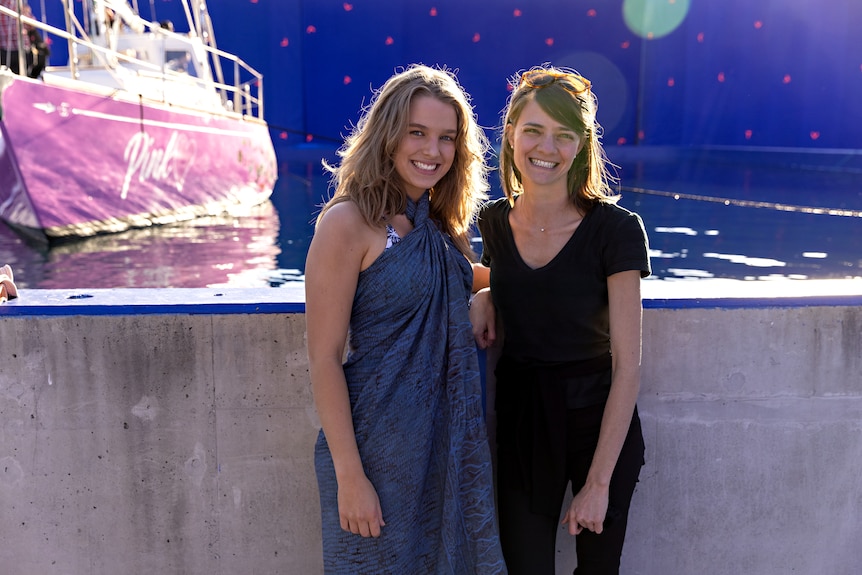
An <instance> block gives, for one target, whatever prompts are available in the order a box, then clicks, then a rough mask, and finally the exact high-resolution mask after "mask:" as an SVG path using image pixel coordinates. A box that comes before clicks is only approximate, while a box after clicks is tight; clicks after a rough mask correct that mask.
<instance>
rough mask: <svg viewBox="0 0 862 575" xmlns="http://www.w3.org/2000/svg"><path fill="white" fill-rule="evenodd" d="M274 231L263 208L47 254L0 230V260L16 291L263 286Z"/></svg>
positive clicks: (274, 251) (273, 255)
mask: <svg viewBox="0 0 862 575" xmlns="http://www.w3.org/2000/svg"><path fill="white" fill-rule="evenodd" d="M279 225H280V224H279V216H278V213H277V211H276V209H275V207H274V205H273V204H272V202H266V203H264V204H262V205H260V206H255V207H254V208H251V209H246V210H245V211H242V212H239V213H234V214H225V215H221V216H210V217H203V218H197V219H194V220H190V221H187V222H181V223H177V224H170V225H163V226H156V227H151V228H144V229H137V230H128V231H125V232H122V233H118V234H109V235H104V236H96V237H92V238H86V239H81V240H76V241H71V242H67V243H61V244H58V245H53V246H51V248H50V249H48V248H46V247H44V246H38V245H31V244H28V243H26V242H25V241H24V240H22V239H21V237H19V236H18V235H17V234H15V232H14V231H13V230H11V229H10V228H9V227H7V226H5V225H2V226H0V261H2V262H4V263H9V264H10V265H11V266H12V269H13V270H14V272H15V280H16V284H17V285H18V287H19V288H39V289H77V288H123V287H129V288H131V287H134V288H161V287H176V288H185V287H219V286H221V287H266V286H269V285H270V276H271V275H273V274H274V273H275V272H276V270H277V269H278V263H277V258H278V256H279V254H280V252H281V249H280V247H279V243H278V235H279ZM297 273H298V272H297ZM279 275H280V276H283V275H284V273H280V274H279Z"/></svg>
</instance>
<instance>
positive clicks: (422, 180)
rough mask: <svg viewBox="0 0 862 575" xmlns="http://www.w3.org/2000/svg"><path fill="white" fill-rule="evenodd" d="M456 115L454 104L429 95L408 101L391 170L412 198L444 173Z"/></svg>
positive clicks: (451, 151) (449, 160)
mask: <svg viewBox="0 0 862 575" xmlns="http://www.w3.org/2000/svg"><path fill="white" fill-rule="evenodd" d="M457 135H458V116H457V114H456V113H455V108H454V107H453V106H451V105H449V104H446V103H444V102H441V101H440V100H438V99H437V98H434V97H433V96H416V97H414V98H413V100H412V101H411V102H410V121H409V123H408V125H407V133H405V134H403V135H402V137H401V141H400V142H399V144H398V149H397V150H396V152H395V157H394V158H393V162H394V164H395V171H396V172H397V173H398V175H399V176H400V178H401V182H402V184H403V186H404V192H405V193H406V194H407V195H408V196H409V197H410V198H411V199H413V200H414V201H415V200H418V199H419V198H420V197H422V194H424V193H425V190H427V189H430V188H432V187H434V185H435V184H437V182H439V181H440V179H441V178H442V177H443V176H445V175H446V173H447V172H448V171H449V168H451V167H452V162H453V161H454V160H455V138H456V137H457Z"/></svg>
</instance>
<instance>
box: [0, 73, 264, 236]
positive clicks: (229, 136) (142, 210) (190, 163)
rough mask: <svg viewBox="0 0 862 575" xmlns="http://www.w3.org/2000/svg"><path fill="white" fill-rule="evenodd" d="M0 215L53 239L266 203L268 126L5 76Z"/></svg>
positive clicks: (0, 84)
mask: <svg viewBox="0 0 862 575" xmlns="http://www.w3.org/2000/svg"><path fill="white" fill-rule="evenodd" d="M0 88H2V91H0V99H1V100H0V103H2V108H0V114H2V115H0V218H2V219H3V220H5V221H6V222H8V223H9V224H11V225H12V226H13V227H15V228H18V229H23V230H25V231H37V232H38V233H42V234H44V235H45V236H46V237H47V238H48V239H49V240H51V239H56V238H63V237H81V236H91V235H96V234H99V233H106V232H117V231H122V230H125V229H128V228H134V227H143V226H149V225H153V224H160V223H167V222H173V221H178V220H184V219H190V218H193V217H197V216H200V215H205V214H217V213H222V212H224V211H229V210H230V209H231V208H232V207H234V206H248V205H254V204H258V203H261V202H263V201H265V200H266V199H267V198H269V196H270V195H271V194H272V189H273V186H274V184H275V180H276V177H277V166H276V159H275V152H274V150H273V146H272V140H271V139H270V136H269V130H268V128H267V126H266V124H265V123H263V122H261V121H259V120H257V119H254V118H248V117H243V116H240V115H239V114H231V113H227V112H225V113H217V112H202V111H196V110H191V109H186V108H182V107H176V106H167V105H162V104H160V103H157V102H147V101H145V100H143V99H140V98H139V99H138V100H135V99H133V98H130V97H129V96H128V95H126V93H124V92H122V91H107V90H105V89H97V88H98V87H96V89H92V90H88V89H87V85H86V84H84V83H81V82H74V81H71V80H67V81H66V82H65V85H63V84H59V83H58V84H53V83H51V82H42V81H33V80H30V79H27V78H21V77H20V76H13V75H11V74H9V73H0Z"/></svg>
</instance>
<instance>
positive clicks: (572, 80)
mask: <svg viewBox="0 0 862 575" xmlns="http://www.w3.org/2000/svg"><path fill="white" fill-rule="evenodd" d="M551 84H559V85H560V87H561V88H563V89H564V90H565V91H567V92H569V93H570V94H572V95H575V96H576V95H578V94H582V93H584V92H586V91H587V90H589V89H590V86H592V84H591V83H590V81H589V80H587V79H586V78H584V77H583V76H579V75H578V74H572V73H569V72H554V71H549V70H527V71H526V72H524V73H523V74H521V81H520V83H519V84H518V87H519V88H520V87H522V86H528V87H530V88H533V89H539V88H544V87H545V86H550V85H551Z"/></svg>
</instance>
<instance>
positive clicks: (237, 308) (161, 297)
mask: <svg viewBox="0 0 862 575" xmlns="http://www.w3.org/2000/svg"><path fill="white" fill-rule="evenodd" d="M656 295H657V294H650V293H645V295H644V299H643V305H644V308H645V309H694V308H701V309H702V308H726V309H733V308H788V307H812V306H841V307H845V306H851V307H856V306H862V293H860V294H837V295H807V296H803V295H790V296H784V295H779V296H763V295H761V296H756V297H715V296H710V297H696V295H697V294H692V295H691V296H689V297H656ZM304 312H305V290H304V286H303V285H302V284H296V285H287V286H282V287H279V288H169V289H141V288H122V289H87V290H68V289H63V290H19V297H18V298H17V299H14V300H11V301H8V302H6V303H4V304H2V305H0V317H23V316H74V315H154V314H210V315H216V314H248V313H304Z"/></svg>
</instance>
